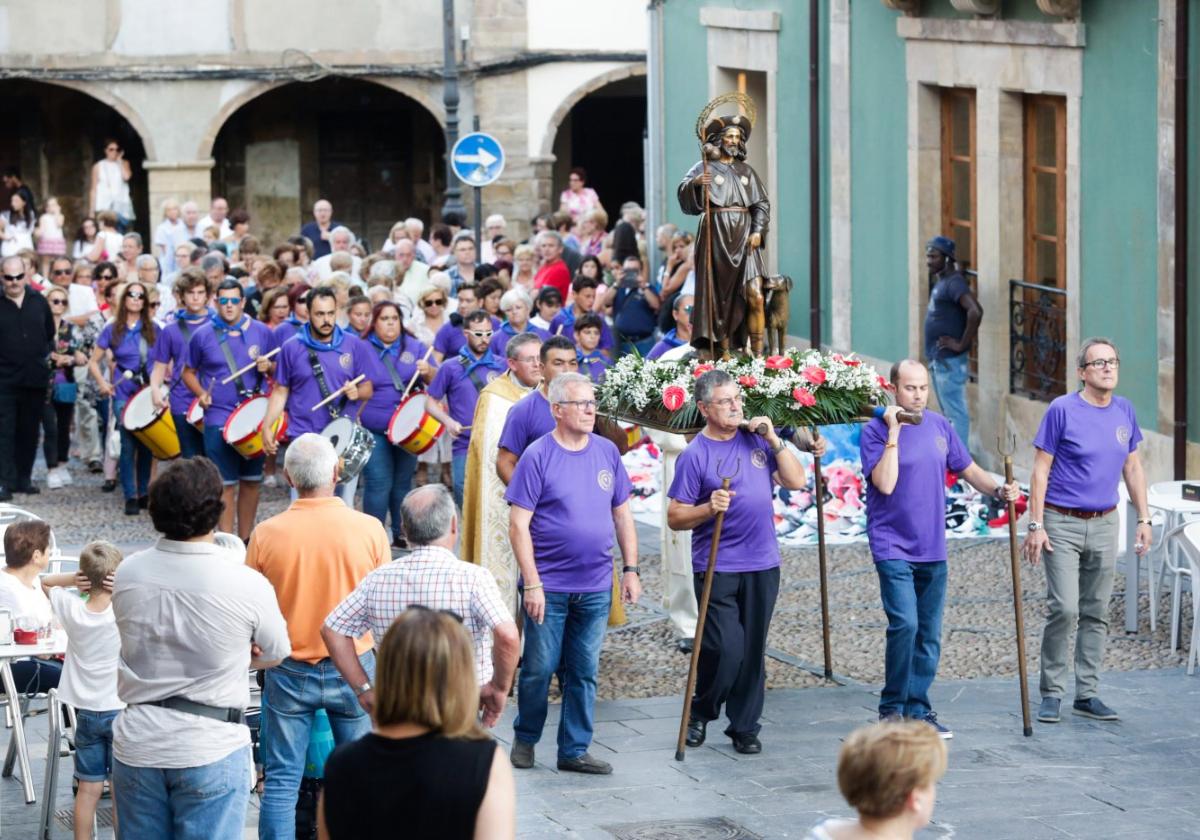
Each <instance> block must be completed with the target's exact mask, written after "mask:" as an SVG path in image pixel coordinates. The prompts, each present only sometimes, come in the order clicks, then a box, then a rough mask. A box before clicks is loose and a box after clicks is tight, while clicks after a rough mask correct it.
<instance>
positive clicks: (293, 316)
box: [283, 312, 308, 329]
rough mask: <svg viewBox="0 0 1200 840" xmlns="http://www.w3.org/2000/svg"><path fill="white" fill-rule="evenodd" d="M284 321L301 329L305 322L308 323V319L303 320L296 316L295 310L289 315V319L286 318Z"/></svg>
mask: <svg viewBox="0 0 1200 840" xmlns="http://www.w3.org/2000/svg"><path fill="white" fill-rule="evenodd" d="M283 323H285V324H291V325H292V326H293V327H295V328H296V329H300V328H301V327H302V326H304V325H305V324H307V323H308V321H301V320H300V319H299V318H297V317H296V313H295V312H293V313H292V314H291V315H289V316H288V317H287V320H286V321H284V322H283Z"/></svg>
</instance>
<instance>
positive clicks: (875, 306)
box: [850, 2, 908, 359]
mask: <svg viewBox="0 0 1200 840" xmlns="http://www.w3.org/2000/svg"><path fill="white" fill-rule="evenodd" d="M850 15H851V19H850V55H851V56H852V61H853V68H852V71H851V73H850V101H851V102H852V103H853V107H852V108H851V111H850V156H851V160H852V163H851V167H850V207H851V215H852V218H851V250H852V254H853V256H852V258H851V272H852V273H853V277H852V278H851V289H852V292H851V296H852V300H851V304H852V312H851V320H852V337H853V348H852V349H854V350H855V351H857V352H859V353H864V354H867V355H871V356H876V357H878V358H882V359H900V358H903V357H905V356H907V355H908V256H907V255H906V254H905V249H906V247H907V239H908V151H907V149H908V138H907V129H906V128H905V126H906V124H907V122H908V105H907V100H908V95H907V89H906V83H905V67H904V43H903V41H901V39H900V38H898V37H896V18H897V17H898V16H899V14H898V13H897V12H893V11H890V10H888V9H885V8H884V7H883V5H882V4H881V3H871V2H866V3H864V2H853V3H851V4H850Z"/></svg>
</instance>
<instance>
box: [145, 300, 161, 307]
mask: <svg viewBox="0 0 1200 840" xmlns="http://www.w3.org/2000/svg"><path fill="white" fill-rule="evenodd" d="M146 305H147V306H149V307H150V308H151V309H157V308H158V307H159V306H160V303H159V301H157V300H152V301H150V303H148V304H146Z"/></svg>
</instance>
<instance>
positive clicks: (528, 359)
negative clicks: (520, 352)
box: [513, 356, 542, 365]
mask: <svg viewBox="0 0 1200 840" xmlns="http://www.w3.org/2000/svg"><path fill="white" fill-rule="evenodd" d="M513 361H514V362H520V363H521V364H523V365H536V364H539V363H540V362H541V361H542V359H541V357H540V356H520V357H518V358H516V359H513Z"/></svg>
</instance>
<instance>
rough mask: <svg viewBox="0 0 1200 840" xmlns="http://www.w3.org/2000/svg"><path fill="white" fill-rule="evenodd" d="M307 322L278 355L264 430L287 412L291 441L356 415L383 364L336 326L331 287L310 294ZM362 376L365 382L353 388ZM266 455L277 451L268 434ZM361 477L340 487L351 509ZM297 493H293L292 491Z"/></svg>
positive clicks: (369, 347) (367, 345)
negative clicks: (345, 416) (320, 405)
mask: <svg viewBox="0 0 1200 840" xmlns="http://www.w3.org/2000/svg"><path fill="white" fill-rule="evenodd" d="M306 303H307V305H308V322H307V323H306V324H303V325H301V327H300V328H299V329H298V330H297V331H296V336H295V340H294V341H286V342H284V344H283V345H282V346H281V347H280V350H279V355H278V356H276V357H275V360H276V362H277V363H278V368H277V370H276V374H275V386H274V387H273V388H272V389H271V401H270V403H269V404H268V405H267V416H266V418H264V420H263V428H264V429H269V428H271V427H272V426H274V424H275V421H277V420H278V419H279V416H280V415H281V414H282V413H283V411H284V409H285V408H286V409H287V416H288V437H289V438H293V439H294V438H297V437H299V436H300V435H302V434H304V433H305V432H315V433H316V434H320V433H321V432H322V431H324V429H325V427H326V426H328V425H329V424H330V423H331V422H332V421H333V420H336V419H337V418H338V417H341V416H342V415H343V414H344V415H347V416H349V417H356V416H357V415H358V412H359V409H360V407H361V406H360V402H367V401H368V400H370V399H371V395H372V394H373V393H374V392H375V386H374V382H373V380H375V379H378V378H379V374H378V373H376V369H377V367H378V365H379V362H378V361H377V360H376V358H375V355H374V354H373V353H372V352H371V346H370V345H369V344H367V342H365V341H363V340H362V339H360V338H357V337H355V336H353V335H351V334H350V333H349V332H347V331H345V330H343V329H342V328H341V327H339V326H338V325H337V315H338V303H337V292H336V291H335V290H334V289H333V288H332V287H330V286H317V287H316V288H315V289H313V290H312V291H311V292H309V293H308V297H307V301H306ZM359 376H365V377H366V378H365V379H363V380H361V381H360V382H358V383H357V384H354V380H355V379H356V378H357V377H359ZM334 394H336V395H337V396H336V397H335V398H334V399H333V400H332V401H331V402H329V403H327V404H326V405H325V406H323V407H321V408H319V409H317V410H316V411H313V406H315V405H317V404H318V403H319V402H321V400H323V399H325V398H326V397H328V396H332V395H334ZM263 447H264V448H265V449H266V451H267V454H268V455H270V454H271V453H273V452H275V451H276V450H278V449H279V442H278V441H276V440H275V437H274V435H264V437H263ZM356 489H358V476H354V478H352V479H350V480H349V481H345V482H341V483H339V484H338V486H337V494H338V495H339V496H340V497H341V498H342V501H344V502H345V503H346V506H347V507H354V491H355V490H356ZM293 492H294V491H293Z"/></svg>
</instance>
